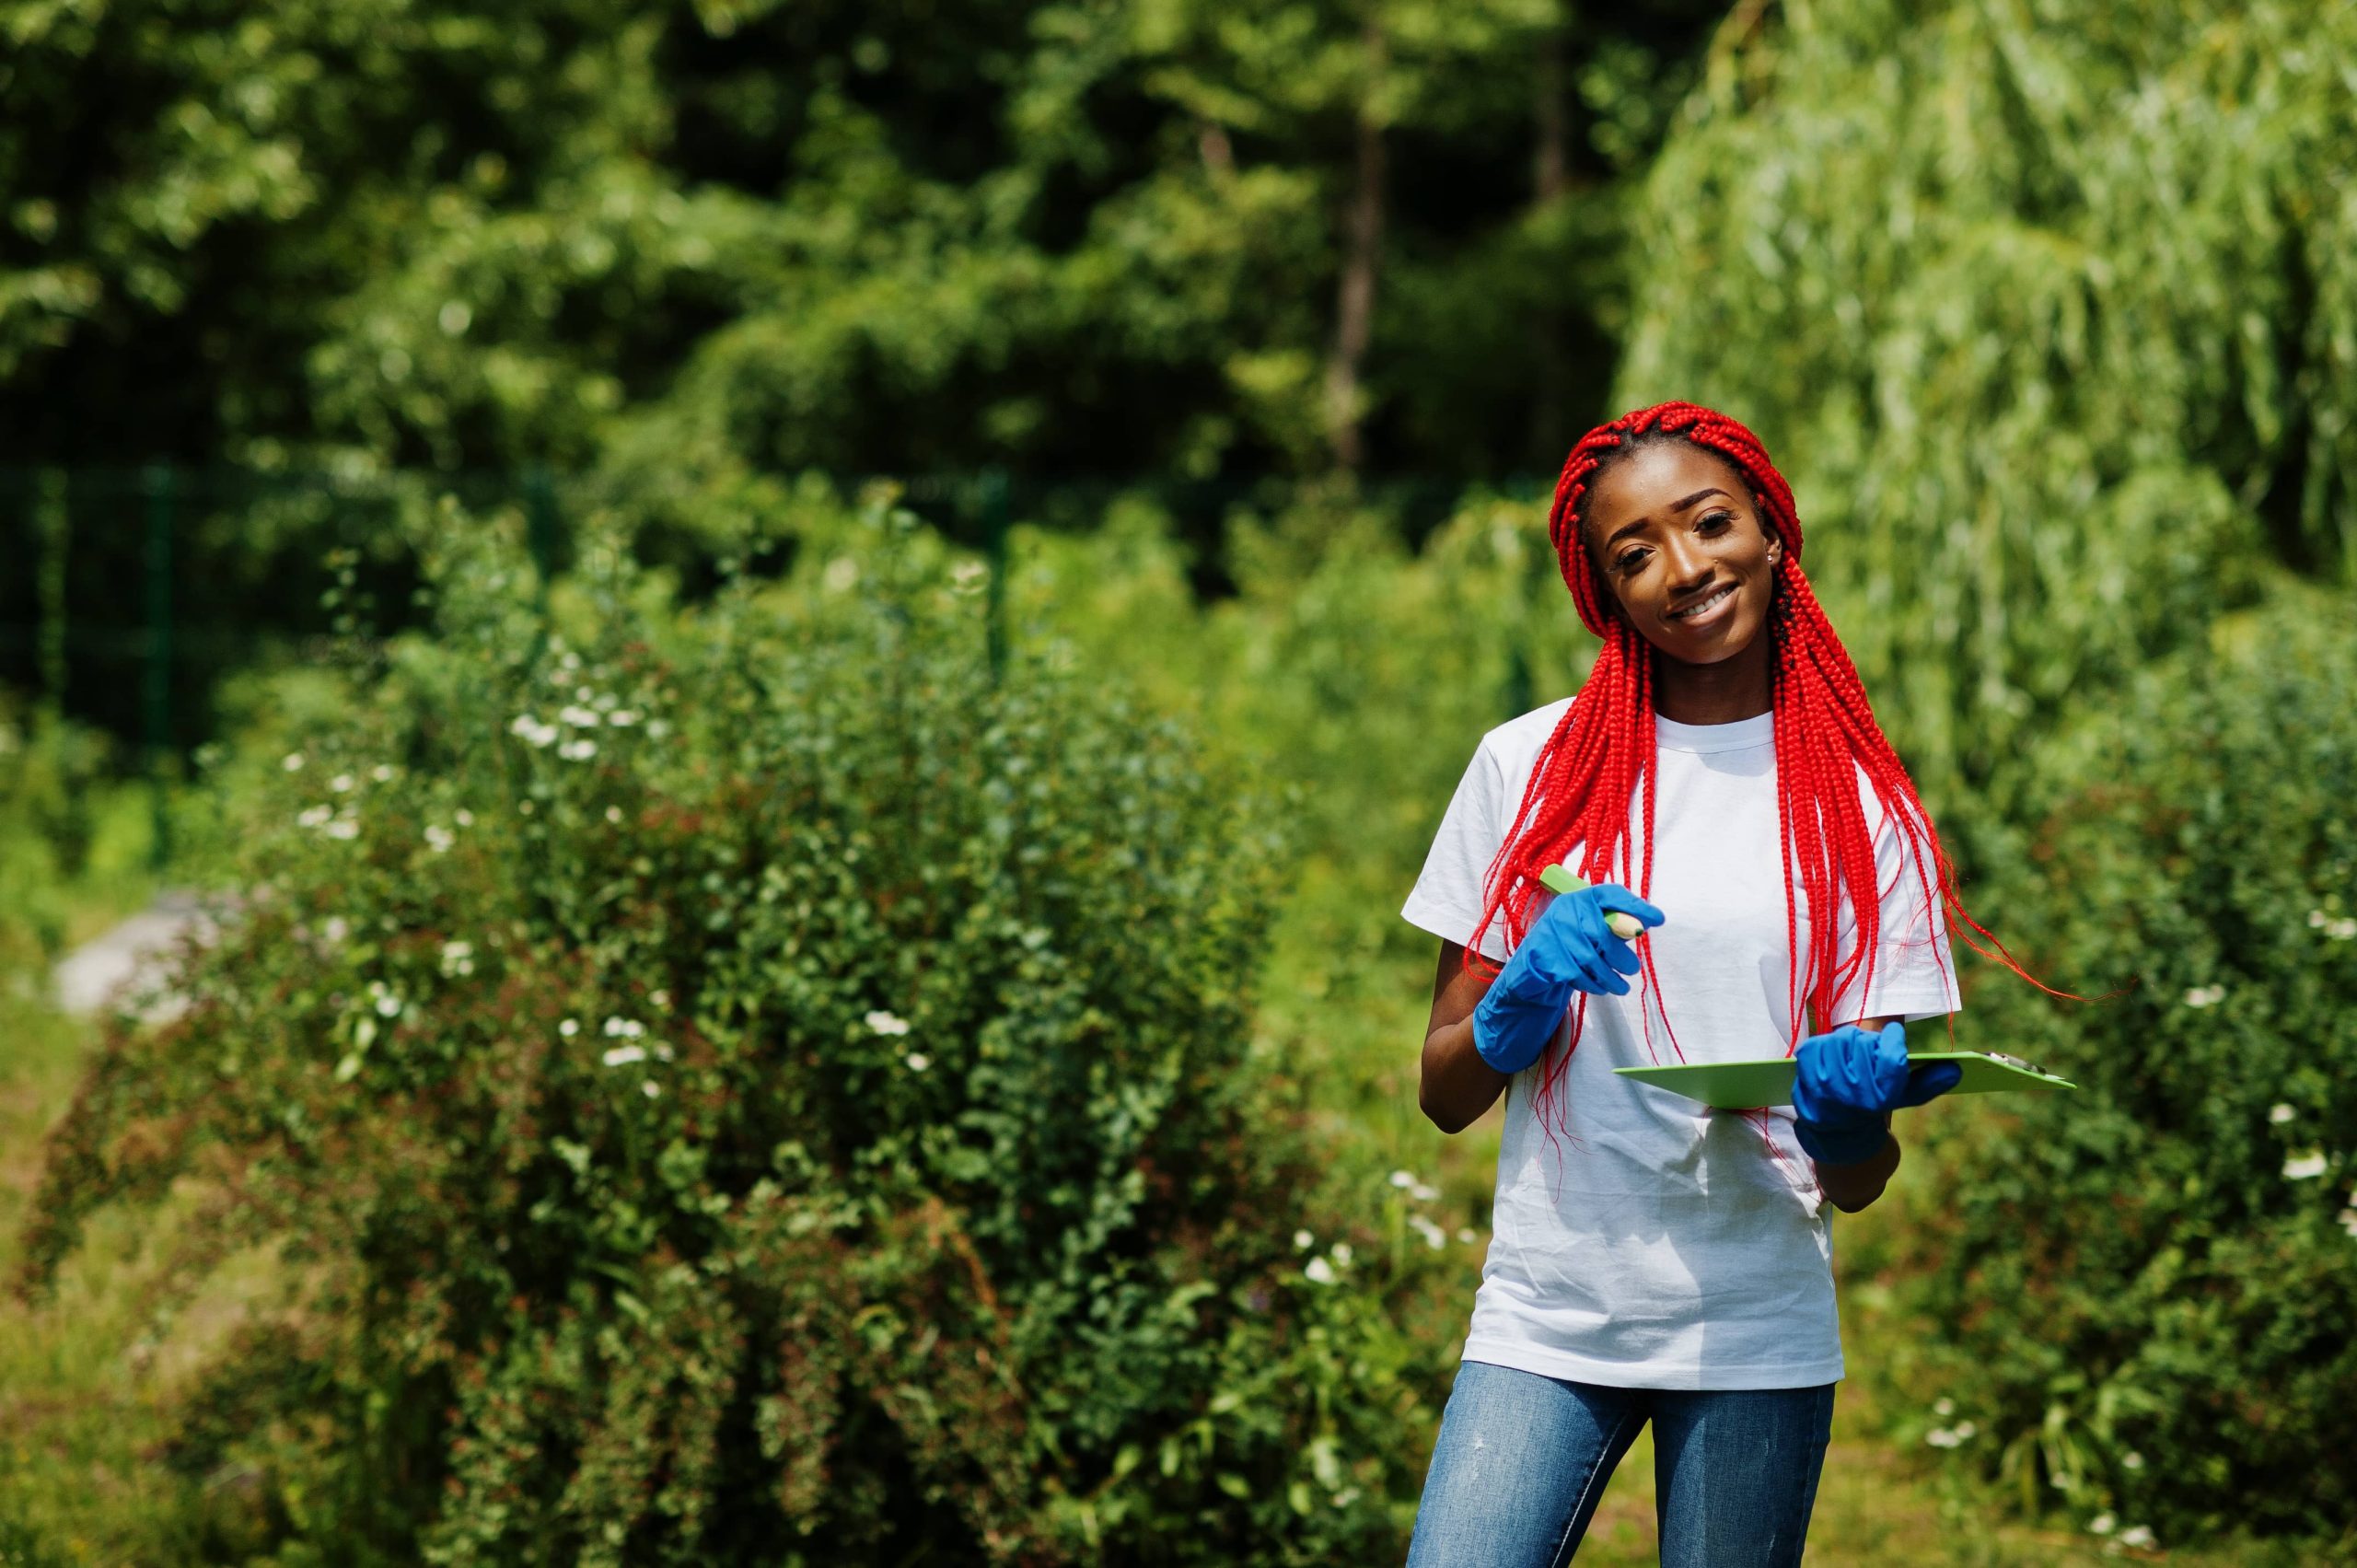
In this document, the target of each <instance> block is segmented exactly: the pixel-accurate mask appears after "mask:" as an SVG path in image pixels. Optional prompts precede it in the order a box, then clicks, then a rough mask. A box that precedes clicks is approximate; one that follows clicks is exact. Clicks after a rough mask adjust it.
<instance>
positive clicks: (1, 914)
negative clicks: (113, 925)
mask: <svg viewBox="0 0 2357 1568" xmlns="http://www.w3.org/2000/svg"><path fill="white" fill-rule="evenodd" d="M110 760H111V759H110V745H109V743H108V738H107V736H106V735H105V734H104V733H103V732H102V731H99V730H95V729H89V728H87V727H85V726H81V725H78V724H75V723H73V722H72V721H70V720H67V719H64V718H61V717H59V716H58V715H57V714H54V713H52V712H50V711H48V710H45V709H42V708H39V707H35V706H32V705H30V704H28V703H22V702H20V701H18V700H17V698H16V697H15V695H14V694H13V693H12V692H10V691H7V690H6V688H0V887H5V888H6V889H7V890H8V892H7V897H6V898H5V899H0V976H8V975H18V976H21V975H24V974H27V973H29V972H32V971H35V970H41V969H43V968H45V967H46V966H47V964H48V963H49V962H50V961H51V960H52V959H53V958H56V957H57V956H58V954H59V953H60V952H61V951H62V950H63V949H64V946H65V943H66V941H67V937H68V933H67V915H68V909H67V903H66V899H65V892H64V889H65V885H66V884H67V883H69V882H71V881H72V880H73V879H74V878H75V877H77V876H79V875H80V874H81V873H82V871H83V870H84V868H85V866H86V865H87V863H88V861H89V857H90V847H91V841H92V839H93V838H94V836H95V835H96V832H97V828H98V812H97V809H96V807H97V802H98V799H99V795H100V793H101V792H102V790H103V788H104V787H105V785H106V784H107V781H108V774H109V766H110Z"/></svg>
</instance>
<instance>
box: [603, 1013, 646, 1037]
mask: <svg viewBox="0 0 2357 1568" xmlns="http://www.w3.org/2000/svg"><path fill="white" fill-rule="evenodd" d="M645 1032H646V1026H645V1025H644V1024H642V1023H640V1022H638V1021H637V1020H636V1019H633V1018H624V1017H620V1016H617V1017H611V1018H608V1019H607V1020H606V1038H607V1039H608V1040H611V1039H613V1038H614V1037H615V1036H616V1035H626V1036H628V1037H629V1038H630V1039H632V1040H636V1039H637V1038H638V1037H639V1036H641V1035H643V1034H644V1033H645Z"/></svg>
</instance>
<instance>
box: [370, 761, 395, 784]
mask: <svg viewBox="0 0 2357 1568" xmlns="http://www.w3.org/2000/svg"><path fill="white" fill-rule="evenodd" d="M368 776H369V777H370V778H372V779H375V780H376V781H377V783H378V784H390V783H392V782H393V768H392V764H391V763H389V762H379V763H377V765H376V766H375V767H373V768H371V769H369V770H368Z"/></svg>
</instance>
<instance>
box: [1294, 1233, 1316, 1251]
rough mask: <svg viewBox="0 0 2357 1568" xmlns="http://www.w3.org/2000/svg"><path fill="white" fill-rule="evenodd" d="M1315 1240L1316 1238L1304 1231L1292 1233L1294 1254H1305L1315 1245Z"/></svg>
mask: <svg viewBox="0 0 2357 1568" xmlns="http://www.w3.org/2000/svg"><path fill="white" fill-rule="evenodd" d="M1317 1240H1318V1238H1317V1237H1314V1236H1312V1235H1310V1234H1309V1233H1308V1232H1307V1231H1306V1230H1297V1231H1295V1232H1294V1233H1293V1247H1294V1250H1295V1251H1296V1252H1306V1251H1308V1250H1309V1249H1310V1248H1311V1247H1312V1246H1314V1245H1315V1244H1316V1243H1317Z"/></svg>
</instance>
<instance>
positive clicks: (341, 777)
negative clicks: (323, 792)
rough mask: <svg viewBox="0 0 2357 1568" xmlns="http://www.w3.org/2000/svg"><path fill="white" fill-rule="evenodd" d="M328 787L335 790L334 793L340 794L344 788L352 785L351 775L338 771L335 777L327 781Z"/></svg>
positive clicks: (346, 788)
mask: <svg viewBox="0 0 2357 1568" xmlns="http://www.w3.org/2000/svg"><path fill="white" fill-rule="evenodd" d="M328 787H329V788H330V789H331V790H333V791H335V792H336V794H338V795H342V794H343V792H344V791H345V790H348V789H350V788H351V787H352V775H351V774H350V773H338V774H336V776H335V777H333V778H331V779H330V780H329V781H328Z"/></svg>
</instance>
